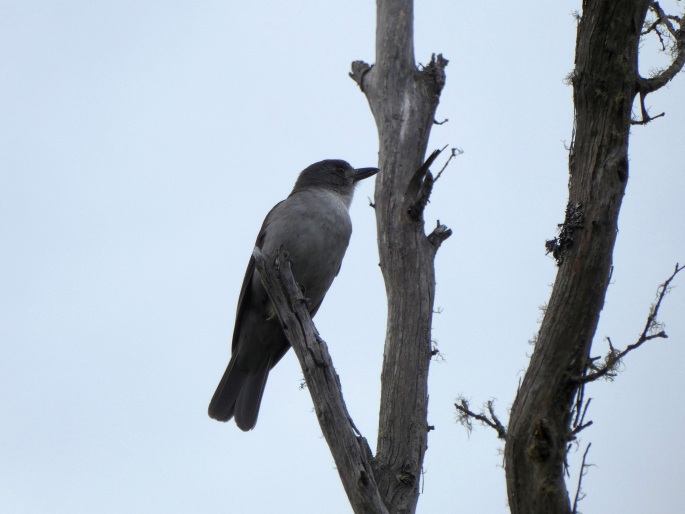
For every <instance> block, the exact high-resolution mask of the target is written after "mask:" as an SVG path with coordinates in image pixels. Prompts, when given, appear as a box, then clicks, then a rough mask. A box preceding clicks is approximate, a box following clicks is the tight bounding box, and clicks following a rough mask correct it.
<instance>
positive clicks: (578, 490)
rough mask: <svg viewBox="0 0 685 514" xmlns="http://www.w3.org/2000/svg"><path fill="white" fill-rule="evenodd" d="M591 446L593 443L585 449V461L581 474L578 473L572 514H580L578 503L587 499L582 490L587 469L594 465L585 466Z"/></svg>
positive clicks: (582, 464)
mask: <svg viewBox="0 0 685 514" xmlns="http://www.w3.org/2000/svg"><path fill="white" fill-rule="evenodd" d="M590 446H592V443H588V445H587V448H585V452H583V461H582V462H581V464H580V473H578V486H577V487H576V496H575V498H574V499H573V510H572V511H571V514H578V503H579V502H580V501H581V500H582V499H583V498H585V494H584V493H583V490H582V485H583V477H584V476H585V475H586V474H587V469H588V468H589V467H590V466H592V464H585V460H586V459H587V454H588V452H589V451H590Z"/></svg>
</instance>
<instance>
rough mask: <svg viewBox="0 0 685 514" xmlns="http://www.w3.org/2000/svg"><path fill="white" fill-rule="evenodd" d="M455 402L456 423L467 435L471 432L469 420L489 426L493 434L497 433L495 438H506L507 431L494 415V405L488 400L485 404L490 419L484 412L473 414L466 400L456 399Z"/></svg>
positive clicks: (462, 398)
mask: <svg viewBox="0 0 685 514" xmlns="http://www.w3.org/2000/svg"><path fill="white" fill-rule="evenodd" d="M457 402H458V403H455V404H454V408H455V409H457V421H459V423H461V424H462V425H464V427H466V430H468V432H469V433H471V431H472V430H473V425H472V424H471V419H475V420H477V421H480V422H481V423H482V424H483V425H486V426H489V427H490V428H492V429H493V430H494V431H495V432H497V437H498V438H500V439H506V438H507V430H506V428H504V425H502V423H501V422H500V420H499V419H498V418H497V416H496V415H495V410H494V409H495V403H494V401H492V400H489V401H488V402H487V403H486V406H487V409H488V411H489V412H490V417H488V416H487V415H486V414H485V412H483V411H481V412H480V414H478V413H475V412H473V411H472V410H471V409H469V402H468V400H467V399H466V398H464V397H460V398H457Z"/></svg>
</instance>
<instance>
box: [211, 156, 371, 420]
mask: <svg viewBox="0 0 685 514" xmlns="http://www.w3.org/2000/svg"><path fill="white" fill-rule="evenodd" d="M378 171H379V170H378V168H359V169H354V168H353V167H352V166H350V165H349V164H348V163H347V162H345V161H341V160H326V161H321V162H317V163H315V164H312V165H311V166H309V167H308V168H306V169H305V170H303V171H302V173H300V176H299V177H298V179H297V182H295V187H294V188H293V190H292V193H290V196H288V198H286V199H285V200H283V201H282V202H280V203H278V204H276V206H275V207H274V208H273V209H271V211H270V212H269V214H267V215H266V218H265V219H264V223H263V224H262V228H261V229H260V231H259V235H258V236H257V242H256V243H255V245H256V246H257V247H258V248H259V249H260V250H261V251H262V253H263V254H264V256H265V257H266V258H267V259H273V258H275V256H276V253H277V252H278V249H279V248H280V247H281V246H283V247H284V248H285V250H287V251H288V253H289V254H290V259H291V261H292V270H293V276H294V277H295V280H296V281H297V283H298V284H299V285H300V287H301V288H302V290H303V292H304V296H305V297H306V298H307V301H308V307H309V312H310V313H311V315H312V316H314V315H315V314H316V311H318V310H319V307H320V306H321V302H322V301H323V298H324V296H325V295H326V292H327V291H328V288H329V287H331V284H332V283H333V279H334V278H335V277H336V276H337V274H338V272H339V271H340V266H341V264H342V260H343V256H344V255H345V250H347V245H348V243H349V241H350V236H351V234H352V222H351V221H350V215H349V208H350V203H351V202H352V195H353V193H354V188H355V185H356V184H357V182H359V181H360V180H362V179H365V178H367V177H370V176H372V175H375V174H376V173H378ZM289 348H290V345H289V343H288V340H287V339H286V337H285V334H284V333H283V329H282V328H281V325H280V322H279V320H278V316H277V315H276V313H275V312H274V309H273V307H272V305H271V300H270V299H269V297H268V295H267V293H266V291H265V290H264V287H263V286H262V283H261V280H260V278H259V272H258V271H256V270H255V265H254V258H250V263H249V264H248V266H247V271H246V272H245V278H244V279H243V286H242V289H241V290H240V297H239V299H238V308H237V311H236V318H235V327H234V329H233V343H232V355H231V360H230V362H229V363H228V367H227V368H226V372H225V373H224V376H223V378H222V379H221V382H220V383H219V386H218V387H217V389H216V392H215V393H214V396H213V397H212V401H211V402H210V403H209V416H210V417H211V418H214V419H216V420H218V421H229V420H230V419H231V418H233V417H235V422H236V424H237V425H238V427H239V428H240V429H241V430H244V431H248V430H252V429H253V428H254V426H255V424H256V423H257V416H258V414H259V405H260V404H261V401H262V395H263V394H264V387H265V385H266V380H267V378H268V376H269V371H271V369H272V368H273V367H274V366H275V365H276V363H277V362H278V361H279V360H280V359H281V358H282V357H283V355H285V353H286V352H287V351H288V349H289Z"/></svg>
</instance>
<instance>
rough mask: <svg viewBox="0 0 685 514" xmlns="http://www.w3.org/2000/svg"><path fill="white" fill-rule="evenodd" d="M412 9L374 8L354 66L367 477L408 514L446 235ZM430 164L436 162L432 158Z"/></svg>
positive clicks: (390, 1) (429, 97)
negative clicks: (365, 234)
mask: <svg viewBox="0 0 685 514" xmlns="http://www.w3.org/2000/svg"><path fill="white" fill-rule="evenodd" d="M412 24H413V5H412V0H378V2H377V29H376V63H375V64H374V65H373V66H372V67H370V66H368V65H367V64H365V63H362V62H359V61H357V62H355V63H353V65H352V73H351V76H352V78H354V79H355V80H356V81H357V83H358V84H359V86H360V88H361V89H362V91H363V92H364V93H365V94H366V97H367V99H368V102H369V105H370V107H371V111H372V113H373V115H374V117H375V120H376V124H377V127H378V136H379V142H380V155H379V167H380V169H381V172H380V173H379V174H378V176H377V178H376V191H375V200H374V201H375V208H376V225H377V229H378V248H379V253H380V266H381V270H382V273H383V278H384V280H385V287H386V293H387V299H388V318H387V332H386V341H385V351H384V359H383V369H382V374H381V387H382V390H381V406H380V415H379V426H378V446H377V452H376V458H375V461H374V471H375V477H376V481H377V483H378V487H379V490H380V493H381V496H382V498H383V501H384V503H385V505H386V506H387V508H388V511H390V512H393V513H398V514H400V513H412V512H414V511H415V509H416V503H417V500H418V494H419V477H420V474H421V469H422V465H423V458H424V453H425V450H426V438H427V431H428V423H427V406H428V390H427V380H428V367H429V362H430V359H431V350H432V349H431V323H432V315H433V299H434V291H435V270H434V258H435V254H436V252H437V249H438V247H439V246H440V244H441V243H442V241H443V240H444V239H446V238H447V237H448V236H449V235H450V233H451V232H450V231H449V229H447V228H446V227H444V226H441V225H438V227H437V228H436V229H435V230H434V231H433V232H432V233H431V234H430V235H428V236H426V234H425V231H424V220H423V208H424V207H425V204H426V202H427V200H428V196H429V195H430V190H431V187H432V184H433V177H432V175H431V174H430V171H428V166H429V165H430V162H428V163H427V164H426V165H424V166H422V163H423V159H424V154H425V152H426V148H427V145H428V137H429V135H430V129H431V126H432V124H433V120H434V115H435V109H436V107H437V105H438V100H439V96H440V91H441V90H442V87H443V85H444V80H445V75H444V71H443V70H444V67H445V65H446V64H447V61H446V60H444V59H443V58H442V56H438V57H437V58H435V56H433V59H432V60H431V62H430V63H429V64H428V65H427V66H425V67H424V68H423V69H422V70H421V71H420V70H419V69H417V67H416V64H415V62H414V46H413V26H412ZM433 158H434V157H433Z"/></svg>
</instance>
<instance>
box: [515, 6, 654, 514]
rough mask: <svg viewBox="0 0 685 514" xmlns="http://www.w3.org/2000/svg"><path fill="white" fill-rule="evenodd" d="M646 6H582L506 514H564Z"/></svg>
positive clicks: (622, 182)
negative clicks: (568, 127)
mask: <svg viewBox="0 0 685 514" xmlns="http://www.w3.org/2000/svg"><path fill="white" fill-rule="evenodd" d="M649 3H650V2H649V1H645V0H625V1H621V2H616V1H614V0H586V1H585V2H584V3H583V13H582V17H581V19H580V22H579V27H578V36H577V42H576V66H575V70H574V72H573V76H572V83H573V91H574V107H575V139H574V141H573V144H572V148H571V151H570V155H569V172H570V179H569V202H568V208H567V211H566V220H565V222H564V225H563V227H562V233H561V236H560V238H559V241H558V242H554V241H551V242H550V243H552V244H551V246H553V248H549V247H548V249H550V250H551V251H553V252H554V256H555V258H557V262H558V263H559V271H558V273H557V277H556V280H555V283H554V287H553V290H552V295H551V298H550V301H549V303H548V306H547V309H546V312H545V316H544V318H543V320H542V324H541V327H540V332H539V334H538V338H537V342H536V345H535V350H534V352H533V355H532V357H531V362H530V365H529V368H528V370H527V372H526V375H525V377H524V379H523V382H522V384H521V387H520V390H519V392H518V395H517V397H516V400H515V401H514V405H513V407H512V411H511V417H510V421H509V426H508V433H507V442H506V446H505V469H506V477H507V491H508V497H509V507H510V509H511V512H512V513H513V514H556V513H564V514H569V513H571V504H570V501H569V496H568V492H567V489H566V485H565V483H564V464H565V459H566V451H567V445H568V443H569V441H570V440H571V439H572V437H573V435H572V431H571V427H570V423H571V410H572V404H573V399H574V395H575V394H576V391H577V390H578V387H579V383H578V381H577V380H576V377H578V376H579V375H582V374H583V373H584V371H585V369H586V366H587V363H588V359H589V352H590V346H591V343H592V339H593V337H594V334H595V330H596V328H597V322H598V320H599V314H600V311H601V310H602V307H603V305H604V297H605V294H606V290H607V286H608V283H609V277H610V273H611V266H612V254H613V250H614V243H615V241H616V234H617V220H618V215H619V210H620V207H621V201H622V199H623V195H624V192H625V187H626V183H627V180H628V136H629V131H630V122H631V117H630V115H631V107H632V105H633V100H634V98H635V95H636V93H637V84H638V70H637V53H638V43H639V39H640V32H641V29H642V26H643V22H644V19H645V16H646V13H647V9H648V7H649ZM562 237H563V240H562ZM557 243H558V245H557ZM555 245H556V246H555Z"/></svg>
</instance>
